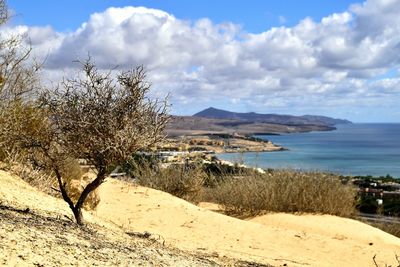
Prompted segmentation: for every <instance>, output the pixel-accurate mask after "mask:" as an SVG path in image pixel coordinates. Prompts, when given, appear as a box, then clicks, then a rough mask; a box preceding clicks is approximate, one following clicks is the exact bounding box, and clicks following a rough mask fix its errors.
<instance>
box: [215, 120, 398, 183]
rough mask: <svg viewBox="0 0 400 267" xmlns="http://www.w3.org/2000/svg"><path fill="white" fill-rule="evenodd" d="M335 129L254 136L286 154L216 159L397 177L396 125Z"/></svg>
mask: <svg viewBox="0 0 400 267" xmlns="http://www.w3.org/2000/svg"><path fill="white" fill-rule="evenodd" d="M336 127H337V130H334V131H328V132H310V133H294V134H283V135H275V136H274V135H269V136H266V135H258V136H256V137H259V138H262V139H265V140H271V141H272V142H273V143H275V144H278V145H281V146H283V147H285V148H287V149H289V150H288V151H278V152H259V153H253V152H248V153H226V154H219V155H218V156H219V158H221V159H225V160H230V161H236V162H243V163H244V164H246V165H248V166H254V167H261V168H274V169H295V170H316V171H329V172H333V173H337V174H342V175H372V176H386V175H391V176H393V177H400V124H399V123H362V124H361V123H359V124H358V123H355V124H343V125H336Z"/></svg>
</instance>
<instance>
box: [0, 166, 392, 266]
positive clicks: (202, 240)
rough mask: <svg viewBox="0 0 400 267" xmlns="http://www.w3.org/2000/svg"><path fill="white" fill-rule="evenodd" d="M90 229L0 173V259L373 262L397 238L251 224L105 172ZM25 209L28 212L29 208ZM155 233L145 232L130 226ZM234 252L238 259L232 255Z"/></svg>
mask: <svg viewBox="0 0 400 267" xmlns="http://www.w3.org/2000/svg"><path fill="white" fill-rule="evenodd" d="M99 193H100V198H101V199H102V200H101V202H100V205H99V206H98V208H97V210H96V211H95V212H91V213H90V214H89V213H87V212H86V213H85V218H86V220H87V221H88V222H89V223H90V224H89V227H88V228H82V229H80V228H77V227H76V226H75V225H74V224H72V223H71V222H70V221H69V220H68V219H66V217H65V216H69V215H70V213H69V211H68V208H67V206H66V204H65V203H64V202H63V201H62V200H60V199H56V198H53V197H50V196H48V195H45V194H44V193H41V192H39V191H37V190H36V189H34V188H32V187H30V186H29V185H28V184H26V183H25V182H23V181H22V180H21V179H19V178H18V177H15V176H11V175H9V174H8V173H5V172H2V171H0V203H1V205H0V212H1V217H0V225H1V227H0V237H1V242H2V246H0V258H1V259H2V262H1V264H3V265H36V266H43V265H45V264H49V265H77V264H79V265H83V266H88V265H96V264H97V265H102V266H104V265H114V266H115V265H122V266H127V265H129V266H132V265H133V266H138V265H145V266H218V265H223V266H262V265H255V264H252V263H251V262H259V263H264V264H272V265H273V266H304V265H306V266H375V265H374V263H373V260H372V258H373V256H374V255H376V261H377V263H378V264H379V266H385V264H388V265H394V264H397V262H396V259H395V254H396V253H397V254H399V253H400V239H399V238H396V237H394V236H391V235H389V234H387V233H384V232H382V231H380V230H378V229H376V228H373V227H371V226H368V225H366V224H363V223H361V222H358V221H354V220H351V219H344V218H339V217H335V216H320V215H290V214H270V215H264V216H259V217H256V218H251V219H249V220H247V221H244V220H240V219H236V218H232V217H228V216H225V215H222V214H219V213H216V212H213V211H211V210H212V209H216V208H217V207H215V205H213V204H207V203H203V204H202V205H201V207H198V206H195V205H193V204H190V203H188V202H186V201H183V200H181V199H178V198H176V197H173V196H171V195H169V194H167V193H164V192H161V191H157V190H153V189H149V188H144V187H139V186H135V185H133V184H130V183H126V182H122V181H119V180H114V179H108V180H107V182H106V183H104V184H103V185H102V186H101V187H100V192H99ZM27 208H29V210H28V209H27ZM144 231H148V232H149V233H151V234H152V235H151V237H150V238H149V239H141V238H140V237H138V235H136V236H135V235H133V236H132V234H131V235H129V234H127V233H138V232H139V233H143V232H144ZM233 258H235V259H236V260H232V259H233Z"/></svg>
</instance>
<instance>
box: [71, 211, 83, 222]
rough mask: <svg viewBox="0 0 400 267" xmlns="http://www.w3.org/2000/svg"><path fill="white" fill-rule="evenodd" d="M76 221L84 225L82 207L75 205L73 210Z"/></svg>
mask: <svg viewBox="0 0 400 267" xmlns="http://www.w3.org/2000/svg"><path fill="white" fill-rule="evenodd" d="M72 211H73V212H74V216H75V220H76V223H77V224H79V225H83V224H84V223H83V215H82V209H81V207H75V208H74V209H73V210H72Z"/></svg>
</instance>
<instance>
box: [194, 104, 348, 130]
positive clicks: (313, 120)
mask: <svg viewBox="0 0 400 267" xmlns="http://www.w3.org/2000/svg"><path fill="white" fill-rule="evenodd" d="M193 116H194V117H203V118H212V119H230V120H243V121H248V122H264V123H274V124H285V125H321V126H334V125H336V124H344V123H351V122H350V121H348V120H342V119H334V118H330V117H325V116H313V115H304V116H292V115H278V114H260V113H255V112H249V113H238V112H231V111H226V110H222V109H216V108H213V107H210V108H207V109H205V110H203V111H200V112H198V113H196V114H194V115H193Z"/></svg>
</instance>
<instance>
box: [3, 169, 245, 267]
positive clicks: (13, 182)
mask: <svg viewBox="0 0 400 267" xmlns="http://www.w3.org/2000/svg"><path fill="white" fill-rule="evenodd" d="M111 198H112V196H111ZM27 208H29V210H28V209H27ZM70 215H71V212H70V211H69V209H68V207H67V205H66V203H65V202H64V201H62V200H61V199H57V198H54V197H51V196H48V195H46V194H44V193H42V192H40V191H38V190H36V189H34V188H32V187H31V186H30V185H28V184H27V183H25V182H24V181H22V180H21V179H20V178H18V177H16V176H12V175H10V174H8V173H6V172H3V171H0V266H220V265H223V266H225V265H228V266H246V265H243V264H241V263H238V262H237V261H236V260H231V259H218V258H215V257H210V256H207V255H204V253H198V254H197V255H195V254H191V253H187V252H182V251H179V250H177V249H175V248H172V247H168V246H164V245H162V244H161V243H160V242H158V241H157V240H156V239H157V237H154V239H153V236H151V237H150V238H149V239H141V238H138V237H136V236H131V235H128V234H126V233H125V230H124V229H122V228H120V227H117V226H115V225H113V224H110V223H107V222H104V221H102V220H101V219H99V218H96V217H94V216H91V215H90V214H88V213H85V214H84V216H85V219H86V221H87V222H88V226H87V227H84V228H81V227H78V226H77V225H76V224H75V223H73V222H71V221H70V220H68V219H67V218H66V216H70ZM109 215H110V216H111V214H109Z"/></svg>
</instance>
